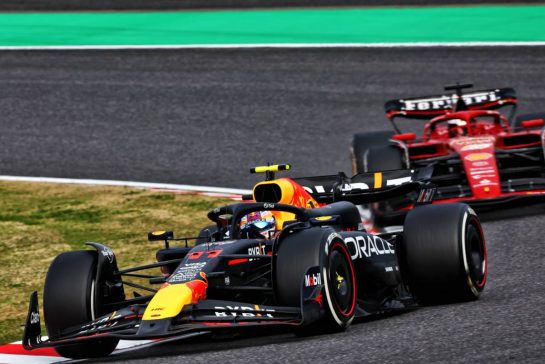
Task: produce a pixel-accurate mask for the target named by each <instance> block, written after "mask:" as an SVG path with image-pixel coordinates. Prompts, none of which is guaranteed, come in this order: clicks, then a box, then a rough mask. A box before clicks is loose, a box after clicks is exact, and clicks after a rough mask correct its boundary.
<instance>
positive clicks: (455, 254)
mask: <svg viewBox="0 0 545 364" xmlns="http://www.w3.org/2000/svg"><path fill="white" fill-rule="evenodd" d="M423 226H425V227H426V228H423ZM402 250H403V255H404V256H405V262H404V268H405V269H406V270H407V272H406V273H408V278H409V284H410V287H411V289H412V291H413V293H414V294H415V295H416V297H417V299H418V301H419V302H420V303H421V304H435V303H449V302H464V301H471V300H475V299H477V298H479V295H480V293H481V292H482V290H483V288H484V286H485V283H486V276H487V259H486V245H485V241H484V236H483V232H482V228H481V224H480V222H479V218H478V217H477V215H476V214H475V212H474V211H473V210H472V209H471V208H470V207H469V206H467V205H465V204H445V205H426V206H421V207H418V208H416V209H414V210H412V211H410V212H409V213H408V215H407V218H406V220H405V225H404V236H403V247H402Z"/></svg>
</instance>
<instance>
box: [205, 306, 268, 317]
mask: <svg viewBox="0 0 545 364" xmlns="http://www.w3.org/2000/svg"><path fill="white" fill-rule="evenodd" d="M214 309H215V310H217V311H215V312H214V314H215V315H216V317H228V316H234V317H237V316H238V317H270V318H273V317H274V316H273V313H274V312H275V310H273V309H270V308H267V309H263V308H260V307H259V305H255V306H254V307H252V306H246V305H240V306H214ZM244 311H252V312H244Z"/></svg>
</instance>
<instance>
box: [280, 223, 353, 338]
mask: <svg viewBox="0 0 545 364" xmlns="http://www.w3.org/2000/svg"><path fill="white" fill-rule="evenodd" d="M275 266H276V269H275V278H276V282H277V284H276V292H277V297H278V299H279V301H280V302H279V303H280V304H281V305H288V306H300V305H301V287H302V284H303V280H304V277H305V273H306V272H307V269H308V268H309V267H313V266H319V267H320V272H321V273H320V274H321V277H322V280H323V290H322V294H323V298H322V305H323V308H324V310H325V314H324V316H323V317H322V318H321V319H320V320H319V321H317V322H315V323H313V324H311V325H308V326H304V327H302V328H301V329H300V330H298V331H297V333H298V334H301V335H308V334H316V333H324V332H336V331H342V330H345V329H346V328H347V327H348V326H349V325H350V323H351V322H352V320H353V319H354V315H355V311H356V295H357V290H356V278H355V274H354V266H353V264H352V259H351V257H350V253H349V251H348V248H347V247H346V245H345V243H344V241H343V239H342V238H341V237H340V236H339V235H338V234H337V233H335V231H334V230H333V229H324V228H311V229H308V230H303V231H300V232H298V233H295V234H293V235H290V236H288V237H286V238H284V239H283V240H282V241H281V243H280V244H279V249H278V254H277V259H276V265H275Z"/></svg>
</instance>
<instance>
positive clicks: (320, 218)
mask: <svg viewBox="0 0 545 364" xmlns="http://www.w3.org/2000/svg"><path fill="white" fill-rule="evenodd" d="M332 218H333V216H318V217H315V219H316V220H318V221H327V220H331V219H332Z"/></svg>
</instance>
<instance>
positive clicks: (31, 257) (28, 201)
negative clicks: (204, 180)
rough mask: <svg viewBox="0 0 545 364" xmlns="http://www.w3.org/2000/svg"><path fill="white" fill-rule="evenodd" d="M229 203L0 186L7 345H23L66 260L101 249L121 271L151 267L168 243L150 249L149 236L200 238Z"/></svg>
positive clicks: (0, 271)
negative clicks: (30, 320)
mask: <svg viewBox="0 0 545 364" xmlns="http://www.w3.org/2000/svg"><path fill="white" fill-rule="evenodd" d="M230 203H233V201H232V200H222V199H217V198H212V197H205V196H195V195H182V194H173V193H165V192H152V191H146V190H139V189H130V188H120V187H90V186H72V185H56V184H40V183H15V182H0V292H1V299H0V343H8V342H13V341H16V340H20V339H21V336H22V327H21V325H22V324H23V323H24V320H25V318H26V314H27V309H28V299H29V296H30V293H31V292H32V291H34V290H36V291H38V294H39V296H40V298H41V297H42V290H43V284H44V280H45V274H46V272H47V268H48V267H49V264H50V263H51V261H52V260H53V258H54V257H55V256H56V255H58V254H59V253H62V252H65V251H69V250H76V249H89V248H88V247H86V246H85V245H84V243H85V242H86V241H98V242H102V243H104V244H106V245H108V246H109V247H111V248H112V249H113V250H114V251H115V253H116V256H117V259H118V264H119V266H120V267H126V266H132V265H135V264H143V263H150V262H153V261H154V258H155V251H156V250H157V249H158V248H161V247H162V243H161V242H148V241H147V239H146V237H147V232H148V231H151V230H174V232H175V234H176V236H195V235H196V234H198V232H199V230H200V228H202V227H203V226H206V225H209V224H210V222H209V221H208V220H207V219H206V213H207V212H208V211H209V210H211V209H213V208H215V207H217V206H219V205H225V204H230ZM40 305H41V302H40Z"/></svg>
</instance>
